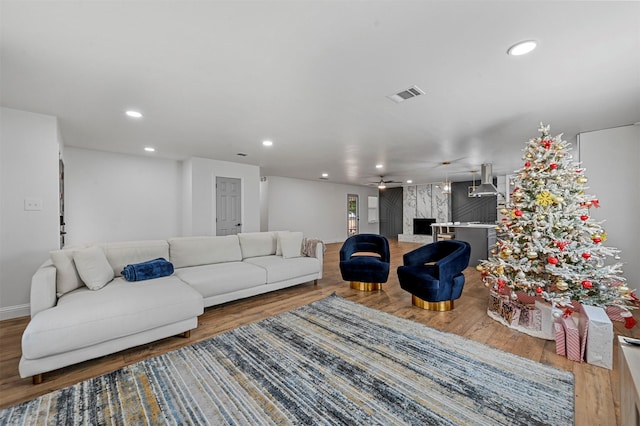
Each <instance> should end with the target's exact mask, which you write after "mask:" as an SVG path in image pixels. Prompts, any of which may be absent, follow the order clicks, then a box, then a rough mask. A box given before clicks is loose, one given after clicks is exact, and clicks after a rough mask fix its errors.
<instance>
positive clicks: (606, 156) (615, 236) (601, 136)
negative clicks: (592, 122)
mask: <svg viewBox="0 0 640 426" xmlns="http://www.w3.org/2000/svg"><path fill="white" fill-rule="evenodd" d="M578 148H579V160H580V162H581V163H582V166H583V167H584V168H585V169H586V170H585V176H587V178H588V179H589V181H588V183H587V186H588V187H589V189H588V190H587V193H589V194H592V195H595V196H596V197H597V198H598V199H599V200H600V207H599V208H592V209H590V214H591V216H592V217H593V218H594V219H596V220H599V221H605V222H604V223H603V224H602V226H603V228H604V230H605V231H606V232H607V237H608V239H607V241H606V242H605V243H604V244H606V245H607V246H611V247H616V248H618V249H620V250H621V253H620V258H621V260H620V261H622V262H623V263H624V265H623V269H624V277H625V278H626V279H627V281H628V285H629V288H631V289H636V290H637V291H638V293H640V263H639V262H638V259H640V246H638V238H640V222H639V221H638V212H640V193H638V190H637V188H636V185H637V184H638V182H640V167H638V160H639V159H640V126H637V125H635V126H624V127H616V128H613V129H605V130H597V131H594V132H586V133H580V134H579V135H578ZM638 293H636V294H638Z"/></svg>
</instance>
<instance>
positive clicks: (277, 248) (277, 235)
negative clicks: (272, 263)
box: [275, 231, 290, 256]
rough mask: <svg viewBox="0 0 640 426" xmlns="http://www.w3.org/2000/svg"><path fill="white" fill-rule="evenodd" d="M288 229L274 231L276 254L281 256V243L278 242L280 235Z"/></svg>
mask: <svg viewBox="0 0 640 426" xmlns="http://www.w3.org/2000/svg"><path fill="white" fill-rule="evenodd" d="M289 232H290V231H276V232H275V234H276V256H282V244H281V243H280V235H284V234H288V233H289Z"/></svg>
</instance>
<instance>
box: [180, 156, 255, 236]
mask: <svg viewBox="0 0 640 426" xmlns="http://www.w3.org/2000/svg"><path fill="white" fill-rule="evenodd" d="M183 167H184V168H185V170H187V171H188V172H187V174H188V175H187V176H185V179H186V180H190V181H191V185H190V186H191V194H183V196H184V198H185V205H184V208H183V214H184V216H185V219H184V220H183V228H184V229H183V233H184V235H215V234H216V189H215V188H216V187H215V184H216V177H228V178H236V179H240V180H241V182H242V183H241V185H242V189H241V198H242V232H257V231H260V168H259V167H258V166H252V165H248V164H239V163H231V162H228V161H218V160H210V159H207V158H196V157H194V158H190V159H189V160H185V161H184V165H183ZM187 216H188V217H187Z"/></svg>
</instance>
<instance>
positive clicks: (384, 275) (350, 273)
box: [340, 234, 391, 291]
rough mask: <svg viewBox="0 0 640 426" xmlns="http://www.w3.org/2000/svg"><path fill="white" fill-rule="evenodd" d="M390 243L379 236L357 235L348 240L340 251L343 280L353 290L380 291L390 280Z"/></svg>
mask: <svg viewBox="0 0 640 426" xmlns="http://www.w3.org/2000/svg"><path fill="white" fill-rule="evenodd" d="M390 259H391V256H390V253H389V241H387V239H386V238H385V237H384V236H382V235H378V234H357V235H352V236H351V237H349V238H347V240H346V241H345V242H344V244H343V245H342V248H341V249H340V273H341V274H342V279H343V280H345V281H351V288H354V289H356V290H363V291H373V290H380V289H381V288H382V283H386V282H387V279H388V278H389V264H390Z"/></svg>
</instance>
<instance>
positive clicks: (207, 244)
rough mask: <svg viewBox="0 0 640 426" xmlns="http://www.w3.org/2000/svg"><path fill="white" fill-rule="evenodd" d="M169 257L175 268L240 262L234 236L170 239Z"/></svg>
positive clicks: (239, 253) (236, 238)
mask: <svg viewBox="0 0 640 426" xmlns="http://www.w3.org/2000/svg"><path fill="white" fill-rule="evenodd" d="M169 255H170V256H171V263H173V266H174V267H175V268H184V267H187V266H198V265H209V264H213V263H223V262H239V261H241V260H242V252H241V251H240V242H239V241H238V237H237V236H236V235H225V236H219V237H180V238H171V239H169Z"/></svg>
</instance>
